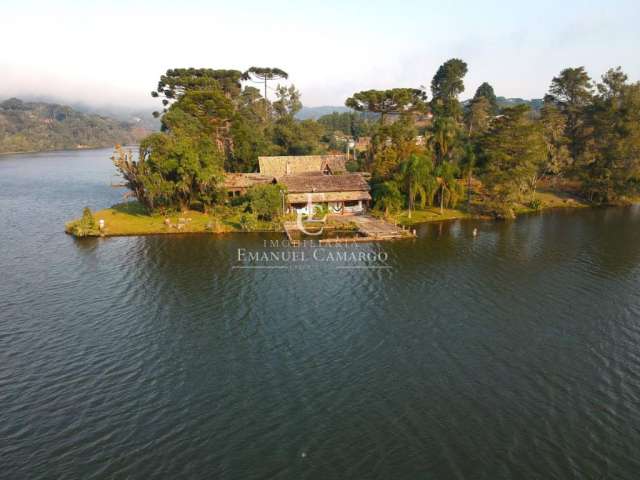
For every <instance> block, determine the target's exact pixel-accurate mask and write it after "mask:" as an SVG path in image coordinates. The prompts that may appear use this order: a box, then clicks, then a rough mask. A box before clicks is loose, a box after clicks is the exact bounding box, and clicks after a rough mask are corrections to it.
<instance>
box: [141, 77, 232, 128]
mask: <svg viewBox="0 0 640 480" xmlns="http://www.w3.org/2000/svg"><path fill="white" fill-rule="evenodd" d="M241 79H242V73H241V72H240V71H238V70H214V69H211V68H173V69H169V70H167V72H166V73H165V74H164V75H162V76H161V77H160V80H159V81H158V88H157V89H156V90H154V91H153V92H151V96H152V97H154V98H158V97H164V98H163V99H162V105H163V106H164V109H163V111H162V113H166V112H167V110H168V106H169V105H170V104H172V103H173V102H175V101H177V100H178V99H179V98H180V97H181V96H183V95H184V94H185V93H187V92H188V91H212V90H219V91H221V92H222V93H223V94H224V95H226V96H227V97H229V98H231V97H235V96H237V95H238V94H239V93H240V90H241V85H240V80H241ZM153 115H154V117H159V116H160V113H159V112H153Z"/></svg>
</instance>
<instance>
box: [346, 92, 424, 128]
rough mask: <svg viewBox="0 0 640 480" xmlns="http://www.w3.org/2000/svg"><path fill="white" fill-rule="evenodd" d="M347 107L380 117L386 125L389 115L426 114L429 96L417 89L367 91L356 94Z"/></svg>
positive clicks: (347, 101)
mask: <svg viewBox="0 0 640 480" xmlns="http://www.w3.org/2000/svg"><path fill="white" fill-rule="evenodd" d="M345 105H346V106H347V107H349V108H353V109H354V110H356V111H358V112H372V113H377V114H379V115H380V124H381V125H384V121H385V116H386V115H389V114H398V115H410V114H414V113H421V112H425V111H426V109H427V94H426V93H425V92H424V90H420V89H417V88H392V89H390V90H365V91H362V92H357V93H354V94H353V96H352V97H349V98H348V99H347V100H346V102H345Z"/></svg>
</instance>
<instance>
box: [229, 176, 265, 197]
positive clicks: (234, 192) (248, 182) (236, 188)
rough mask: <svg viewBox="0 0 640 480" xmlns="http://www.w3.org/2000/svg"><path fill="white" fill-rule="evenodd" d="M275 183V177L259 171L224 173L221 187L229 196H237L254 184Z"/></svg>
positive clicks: (244, 192)
mask: <svg viewBox="0 0 640 480" xmlns="http://www.w3.org/2000/svg"><path fill="white" fill-rule="evenodd" d="M267 183H275V178H274V177H272V176H268V175H261V174H259V173H225V174H224V182H223V183H222V186H223V188H224V189H225V190H226V191H227V195H228V196H229V197H239V196H241V195H244V194H246V193H247V190H249V189H250V188H251V187H253V186H254V185H264V184H267Z"/></svg>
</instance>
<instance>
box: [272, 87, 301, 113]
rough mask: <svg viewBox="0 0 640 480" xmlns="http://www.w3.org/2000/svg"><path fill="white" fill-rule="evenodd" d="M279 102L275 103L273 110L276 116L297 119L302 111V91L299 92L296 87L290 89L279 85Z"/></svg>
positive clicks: (277, 93)
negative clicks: (297, 115) (296, 116)
mask: <svg viewBox="0 0 640 480" xmlns="http://www.w3.org/2000/svg"><path fill="white" fill-rule="evenodd" d="M276 97H277V100H276V101H275V102H273V110H274V111H275V113H276V116H277V117H279V118H283V117H291V118H293V117H295V115H296V113H298V112H299V111H300V110H301V109H302V102H301V101H300V91H298V90H297V89H296V87H295V85H291V86H290V87H283V86H281V85H278V87H277V88H276Z"/></svg>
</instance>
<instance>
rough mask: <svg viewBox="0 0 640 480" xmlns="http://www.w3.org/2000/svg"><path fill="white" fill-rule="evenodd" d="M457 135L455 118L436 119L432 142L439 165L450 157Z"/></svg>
mask: <svg viewBox="0 0 640 480" xmlns="http://www.w3.org/2000/svg"><path fill="white" fill-rule="evenodd" d="M457 134H458V125H457V123H456V121H455V119H454V118H452V117H436V120H435V121H434V122H433V137H432V138H431V141H432V143H433V150H434V151H435V152H436V155H437V159H438V162H439V163H442V162H444V161H445V159H446V158H447V156H448V155H449V151H450V149H451V147H452V146H453V144H454V142H455V139H456V135H457Z"/></svg>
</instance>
